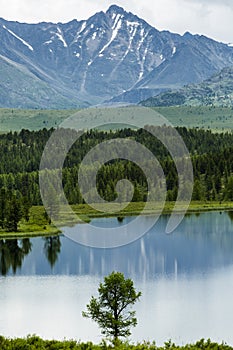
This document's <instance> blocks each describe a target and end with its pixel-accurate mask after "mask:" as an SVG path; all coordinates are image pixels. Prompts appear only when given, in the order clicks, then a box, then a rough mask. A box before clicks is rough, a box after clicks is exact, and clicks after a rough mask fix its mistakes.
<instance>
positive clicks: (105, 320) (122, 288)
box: [83, 272, 141, 344]
mask: <svg viewBox="0 0 233 350" xmlns="http://www.w3.org/2000/svg"><path fill="white" fill-rule="evenodd" d="M98 292H99V297H98V298H94V297H93V296H92V297H91V300H90V303H89V304H88V305H87V311H86V312H83V316H84V317H88V318H91V319H92V320H94V321H95V322H97V323H98V325H99V327H100V328H101V331H102V334H104V335H106V336H110V337H111V338H112V340H113V343H114V344H116V343H117V341H118V339H119V337H125V336H129V335H130V334H131V332H130V327H135V326H136V324H137V319H136V317H135V311H132V310H130V307H131V306H132V305H133V304H135V302H136V301H137V300H138V299H139V297H140V296H141V292H138V293H137V292H136V291H135V288H134V285H133V281H132V280H131V279H125V277H124V275H123V274H122V273H120V272H112V273H111V274H110V275H109V276H107V277H105V278H104V283H100V285H99V288H98Z"/></svg>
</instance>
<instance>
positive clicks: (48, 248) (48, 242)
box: [44, 236, 61, 267]
mask: <svg viewBox="0 0 233 350" xmlns="http://www.w3.org/2000/svg"><path fill="white" fill-rule="evenodd" d="M44 240H45V243H44V252H45V256H46V258H47V259H48V262H49V264H50V266H51V267H53V266H54V265H55V263H56V261H57V259H58V256H59V254H60V251H61V240H60V237H59V236H53V237H46V238H44Z"/></svg>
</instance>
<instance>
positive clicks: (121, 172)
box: [0, 126, 233, 231]
mask: <svg viewBox="0 0 233 350" xmlns="http://www.w3.org/2000/svg"><path fill="white" fill-rule="evenodd" d="M153 128H155V127H153V126H147V127H146V128H145V129H138V130H132V129H121V130H114V131H99V130H89V131H87V132H85V133H84V134H82V135H81V136H80V137H79V138H78V140H77V141H76V142H74V144H73V146H72V147H71V149H70V150H69V152H68V154H67V156H66V158H65V162H64V167H63V170H62V175H63V186H64V192H65V194H66V197H67V199H68V201H69V203H70V204H79V203H84V202H85V201H84V199H83V197H82V194H81V192H80V189H79V186H78V173H79V167H80V163H81V162H82V160H83V158H84V157H85V155H86V154H87V153H88V152H89V151H90V150H91V149H93V147H95V146H96V145H98V144H100V143H101V142H103V141H108V140H114V139H117V138H124V139H130V140H135V141H137V142H138V143H140V144H142V145H144V146H145V147H146V148H147V149H149V150H150V151H151V152H152V153H153V154H154V155H155V157H156V158H157V159H158V160H159V162H160V164H161V166H162V169H163V171H164V174H165V177H166V186H167V200H169V201H174V200H175V199H176V195H177V191H178V183H179V181H180V179H178V174H177V170H176V167H175V164H174V161H173V159H172V157H171V155H170V154H169V152H168V150H167V149H166V148H165V147H164V146H163V144H162V143H161V142H160V141H159V140H157V139H156V138H155V137H154V136H153V135H152V134H151V131H153V130H152V129H153ZM156 128H160V129H161V130H159V132H160V131H161V133H163V135H165V137H166V138H167V139H168V141H169V144H170V145H171V147H173V148H175V147H176V139H175V137H174V133H173V130H172V128H170V127H167V126H162V127H156ZM53 131H54V129H50V130H47V129H43V130H40V131H29V130H22V131H20V132H19V133H17V132H14V133H12V132H9V133H7V134H2V135H0V157H1V163H0V226H1V227H2V229H5V230H9V231H16V230H17V223H18V222H19V220H21V219H22V218H24V219H25V220H27V219H28V213H29V209H30V207H31V206H32V205H41V204H42V201H41V195H40V188H39V166H40V160H41V156H42V153H43V150H44V147H45V145H46V142H47V141H48V139H49V137H50V136H51V134H52V133H53ZM177 131H178V133H179V134H180V135H181V137H182V138H183V140H184V142H185V144H186V146H187V148H188V150H189V152H190V155H191V160H192V164H193V170H194V190H193V196H192V199H193V200H203V201H204V200H215V201H224V200H228V201H231V200H233V134H232V133H231V132H226V133H213V132H211V131H209V130H208V131H205V130H202V129H197V128H195V129H187V128H185V127H178V128H177ZM67 135H68V138H67ZM78 136H79V132H78V131H75V130H64V129H59V140H58V141H59V142H58V145H57V149H58V152H59V148H62V147H66V142H67V141H66V140H67V139H68V140H70V138H71V139H74V140H75V139H77V137H78ZM114 147H115V146H114V143H113V146H112V152H113V154H114ZM62 149H63V148H62ZM134 152H135V151H134V149H133V148H132V149H131V148H129V151H128V153H127V156H129V157H131V156H132V157H133V156H134ZM95 157H96V158H95ZM179 161H180V162H182V159H180V160H179ZM95 162H98V155H97V156H96V155H95V153H94V154H93V169H94V165H95ZM143 162H144V164H143V166H144V167H146V168H147V171H148V172H149V174H151V178H152V181H153V188H154V190H155V191H156V194H157V196H159V191H160V188H161V187H162V181H163V180H161V179H160V177H159V176H157V175H156V174H154V173H153V166H152V163H150V162H149V161H147V160H146V159H143V155H142V163H143ZM49 164H50V166H51V169H50V170H49V171H51V172H52V171H53V172H56V169H55V170H54V169H53V166H54V164H53V158H51V159H50V160H49ZM52 169H53V170H52ZM93 169H91V166H89V167H86V168H85V167H84V169H83V171H84V173H83V174H84V176H83V178H84V187H85V188H86V189H87V190H86V191H87V198H88V199H89V201H91V200H92V195H93V193H92V192H93V191H92V189H88V185H89V181H88V179H89V177H90V176H91V174H92V172H91V171H92V170H93ZM121 179H128V180H130V181H131V182H132V184H133V185H134V194H133V201H136V202H137V201H146V199H147V194H148V183H147V179H146V177H145V174H144V173H143V171H142V169H140V167H139V166H138V165H137V164H135V163H133V162H130V161H127V160H125V159H113V160H111V161H109V162H107V163H106V164H104V165H103V166H101V167H100V169H99V171H98V173H97V189H98V192H99V195H100V196H101V197H103V198H104V199H105V200H107V201H112V200H114V199H116V198H117V195H118V194H117V191H116V184H117V182H118V181H119V180H121ZM187 186H189V184H187ZM51 187H52V183H51ZM124 191H125V192H124ZM127 191H128V189H127V188H122V191H120V192H121V198H120V200H121V201H122V202H123V201H124V200H125V199H126V198H127V195H128V193H127Z"/></svg>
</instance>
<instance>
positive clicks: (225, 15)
mask: <svg viewBox="0 0 233 350" xmlns="http://www.w3.org/2000/svg"><path fill="white" fill-rule="evenodd" d="M112 3H116V4H117V5H119V6H122V7H124V8H125V9H126V10H127V11H130V12H133V13H135V14H137V15H138V16H139V17H142V18H144V19H145V20H146V21H147V22H149V23H150V24H151V25H153V26H154V27H156V28H157V29H159V30H163V29H166V30H170V31H173V32H178V33H181V34H182V33H184V32H185V31H190V32H192V33H198V34H204V35H207V36H209V37H213V38H215V39H217V40H219V41H224V42H233V34H232V33H233V24H232V23H233V1H232V0H156V1H154V0H143V1H142V0H141V1H138V0H98V2H97V1H96V0H57V1H56V2H55V1H54V0H46V1H41V2H39V3H38V1H37V0H0V8H1V16H2V17H4V18H6V19H11V20H18V21H25V22H30V23H35V22H40V21H51V22H68V21H70V20H72V19H74V18H76V19H78V20H81V19H87V18H88V17H90V16H91V15H93V14H94V13H96V12H98V11H101V10H103V11H106V10H107V8H108V7H109V6H110V5H111V4H112Z"/></svg>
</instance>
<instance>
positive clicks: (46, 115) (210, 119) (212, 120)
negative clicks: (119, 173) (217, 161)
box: [0, 106, 233, 132]
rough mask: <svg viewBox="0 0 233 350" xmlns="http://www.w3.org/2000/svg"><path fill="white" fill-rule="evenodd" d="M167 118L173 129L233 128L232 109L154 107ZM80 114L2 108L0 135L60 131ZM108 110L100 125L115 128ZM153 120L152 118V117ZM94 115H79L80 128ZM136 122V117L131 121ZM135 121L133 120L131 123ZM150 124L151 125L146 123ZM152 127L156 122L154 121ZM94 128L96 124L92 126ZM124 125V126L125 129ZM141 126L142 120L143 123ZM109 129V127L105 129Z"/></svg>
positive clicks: (87, 123)
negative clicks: (16, 132) (34, 131)
mask: <svg viewBox="0 0 233 350" xmlns="http://www.w3.org/2000/svg"><path fill="white" fill-rule="evenodd" d="M153 109H154V110H155V111H157V112H159V113H160V114H161V115H163V116H164V117H165V118H167V119H168V120H169V121H170V122H171V123H172V124H173V125H174V126H186V127H199V128H204V129H211V130H215V131H219V132H220V131H226V130H232V128H233V110H232V108H230V107H211V106H200V107H194V106H190V107H189V106H177V107H155V108H153ZM78 111H80V110H45V109H43V110H42V109H41V110H38V109H31V110H29V109H28V110H23V109H7V108H0V132H8V131H20V130H21V129H22V126H23V128H24V129H28V130H40V129H43V128H47V129H49V128H51V127H55V128H56V127H57V126H58V125H59V124H60V123H61V122H62V121H64V120H65V119H66V118H68V117H70V116H71V115H73V114H74V113H77V112H78ZM109 113H110V112H109V109H107V110H106V113H104V112H101V113H100V115H99V117H98V121H99V123H100V124H101V121H102V124H103V125H104V124H106V123H109V126H108V128H109V129H110V128H112V126H113V124H111V122H113V121H114V122H117V119H116V118H117V113H115V117H114V116H113V115H112V116H111V115H109ZM152 116H153V114H152ZM95 117H96V116H95V114H90V115H88V120H87V118H86V114H85V113H84V118H83V116H82V115H81V114H80V120H79V124H80V128H84V129H86V128H87V127H88V128H90V126H91V125H92V124H93V123H95V121H96V120H95ZM132 118H133V117H132ZM133 122H134V120H133V119H132V123H133ZM146 123H147V124H148V122H146ZM151 123H152V124H153V119H152V121H151ZM93 125H94V124H93ZM124 126H125V125H123V124H122V125H121V127H124ZM142 126H144V125H143V120H142ZM103 129H106V126H104V127H103Z"/></svg>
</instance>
